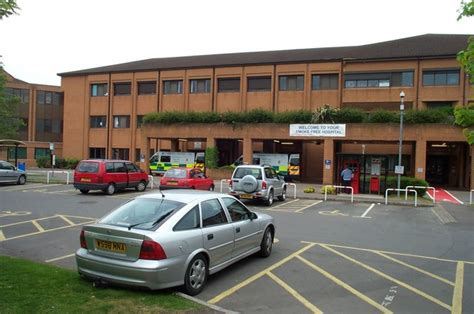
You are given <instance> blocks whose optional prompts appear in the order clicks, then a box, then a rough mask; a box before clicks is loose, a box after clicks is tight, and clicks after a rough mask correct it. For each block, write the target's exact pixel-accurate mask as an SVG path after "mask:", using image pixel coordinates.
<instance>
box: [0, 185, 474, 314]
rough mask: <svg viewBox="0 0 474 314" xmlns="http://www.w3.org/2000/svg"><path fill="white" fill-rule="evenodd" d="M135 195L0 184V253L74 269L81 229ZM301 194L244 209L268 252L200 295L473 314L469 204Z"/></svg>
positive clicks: (243, 306)
mask: <svg viewBox="0 0 474 314" xmlns="http://www.w3.org/2000/svg"><path fill="white" fill-rule="evenodd" d="M148 192H149V191H147V193H148ZM298 192H299V191H298ZM137 194H138V193H136V192H133V191H126V192H120V193H117V194H115V195H113V196H105V195H103V193H102V192H92V193H90V194H88V195H81V194H80V193H79V192H78V191H75V190H74V189H73V188H72V186H70V185H69V186H68V185H44V184H27V185H25V186H15V185H9V186H7V185H5V186H0V254H1V255H11V256H17V257H22V258H26V259H30V260H34V261H38V262H43V263H50V264H54V265H57V266H60V267H65V268H69V269H75V261H74V257H73V254H74V252H75V250H76V249H77V248H78V247H79V232H80V230H81V226H82V225H83V224H87V223H90V222H93V221H94V220H95V219H97V218H100V217H101V216H103V215H104V214H106V213H107V212H109V211H110V210H112V209H113V208H115V207H117V206H119V205H120V204H122V203H124V202H126V201H127V200H128V199H130V198H133V197H134V196H136V195H137ZM290 194H291V193H290ZM454 194H455V193H454ZM291 196H292V195H291ZM299 196H304V195H302V194H297V198H296V199H294V198H293V197H291V198H289V199H287V200H286V201H285V202H275V203H274V204H273V206H272V207H270V208H268V207H265V206H262V205H259V204H254V203H249V204H248V206H249V207H250V208H251V209H252V210H257V211H261V212H265V213H269V214H271V215H272V216H273V217H275V220H276V225H277V231H276V238H277V240H276V243H275V244H274V248H273V252H272V255H271V256H270V257H269V258H266V259H264V258H259V257H256V256H252V257H249V258H247V259H245V260H242V261H240V262H238V263H236V264H234V265H232V266H230V267H228V268H227V269H225V270H223V271H221V272H219V273H217V274H215V275H213V276H211V277H210V279H209V282H208V285H207V286H206V288H205V289H204V291H203V292H202V293H201V294H200V295H198V296H197V297H198V298H199V299H201V300H203V301H206V302H210V303H212V304H215V305H218V306H221V307H223V308H226V309H229V310H233V311H238V312H243V313H257V312H258V313H270V312H272V313H290V312H293V313H305V312H315V313H317V312H318V311H321V312H330V313H332V312H344V313H349V312H350V313H371V312H403V313H421V312H423V313H428V312H429V313H449V312H453V313H473V312H474V298H472V296H473V295H474V263H473V262H474V241H472V239H474V207H471V206H467V205H455V204H452V203H444V202H443V203H441V204H437V205H436V206H434V207H429V206H422V207H416V208H415V207H413V206H410V205H385V204H384V202H383V199H380V198H372V199H371V198H367V199H365V200H364V201H355V202H354V203H350V202H349V201H348V199H347V198H346V199H345V201H328V202H324V201H322V200H321V199H315V198H305V199H303V198H301V197H299ZM457 196H459V197H460V198H461V199H464V200H465V198H466V194H465V192H464V193H458V195H457Z"/></svg>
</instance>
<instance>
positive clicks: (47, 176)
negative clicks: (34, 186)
mask: <svg viewBox="0 0 474 314" xmlns="http://www.w3.org/2000/svg"><path fill="white" fill-rule="evenodd" d="M55 173H65V174H66V184H69V174H70V173H69V171H52V170H51V171H48V173H47V174H46V184H49V175H50V174H52V176H54V174H55Z"/></svg>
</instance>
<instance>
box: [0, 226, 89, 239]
mask: <svg viewBox="0 0 474 314" xmlns="http://www.w3.org/2000/svg"><path fill="white" fill-rule="evenodd" d="M92 222H93V221H86V222H81V223H78V224H75V225H74V226H63V227H58V228H53V229H48V230H45V231H38V232H32V233H27V234H22V235H19V236H16V237H11V238H7V239H5V240H3V241H10V240H14V239H20V238H25V237H29V236H34V235H38V234H43V233H48V232H52V231H57V230H62V229H66V228H72V227H78V226H81V225H85V224H89V223H92Z"/></svg>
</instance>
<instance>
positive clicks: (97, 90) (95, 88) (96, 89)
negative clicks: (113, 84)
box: [91, 83, 108, 97]
mask: <svg viewBox="0 0 474 314" xmlns="http://www.w3.org/2000/svg"><path fill="white" fill-rule="evenodd" d="M107 95H108V86H107V83H103V84H91V96H92V97H97V96H107Z"/></svg>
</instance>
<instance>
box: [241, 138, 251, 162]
mask: <svg viewBox="0 0 474 314" xmlns="http://www.w3.org/2000/svg"><path fill="white" fill-rule="evenodd" d="M243 146H244V147H243V156H244V164H248V165H251V164H252V155H253V152H252V139H251V138H244V145H243Z"/></svg>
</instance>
